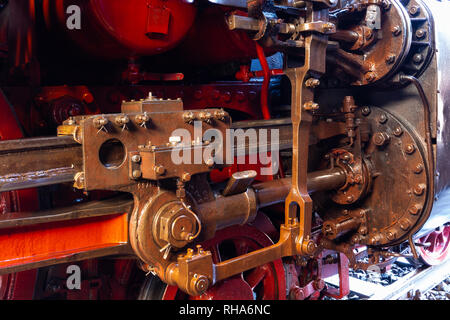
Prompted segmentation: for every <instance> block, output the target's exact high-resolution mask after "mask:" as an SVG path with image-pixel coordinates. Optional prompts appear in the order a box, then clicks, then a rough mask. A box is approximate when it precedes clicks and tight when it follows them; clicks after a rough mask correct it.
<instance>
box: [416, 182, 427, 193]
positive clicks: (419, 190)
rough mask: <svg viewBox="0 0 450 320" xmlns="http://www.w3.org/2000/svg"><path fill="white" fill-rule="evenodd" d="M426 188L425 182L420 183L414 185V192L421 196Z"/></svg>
mask: <svg viewBox="0 0 450 320" xmlns="http://www.w3.org/2000/svg"><path fill="white" fill-rule="evenodd" d="M425 189H426V186H425V185H424V184H423V183H419V184H417V185H415V186H414V188H413V192H414V194H415V195H416V196H421V195H422V194H423V193H424V191H425Z"/></svg>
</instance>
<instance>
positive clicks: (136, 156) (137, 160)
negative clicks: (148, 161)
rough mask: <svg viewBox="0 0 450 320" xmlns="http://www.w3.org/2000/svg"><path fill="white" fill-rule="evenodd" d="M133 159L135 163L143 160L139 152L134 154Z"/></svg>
mask: <svg viewBox="0 0 450 320" xmlns="http://www.w3.org/2000/svg"><path fill="white" fill-rule="evenodd" d="M131 161H133V162H134V163H139V162H141V156H140V155H138V154H135V155H134V156H132V157H131Z"/></svg>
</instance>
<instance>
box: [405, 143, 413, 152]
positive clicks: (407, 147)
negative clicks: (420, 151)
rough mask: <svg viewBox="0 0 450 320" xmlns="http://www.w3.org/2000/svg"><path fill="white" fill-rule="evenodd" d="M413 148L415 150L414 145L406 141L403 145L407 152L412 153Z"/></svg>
mask: <svg viewBox="0 0 450 320" xmlns="http://www.w3.org/2000/svg"><path fill="white" fill-rule="evenodd" d="M415 150H416V147H415V146H414V145H413V144H411V143H408V144H407V145H406V146H405V152H406V153H407V154H413V153H414V151H415Z"/></svg>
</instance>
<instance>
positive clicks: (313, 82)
mask: <svg viewBox="0 0 450 320" xmlns="http://www.w3.org/2000/svg"><path fill="white" fill-rule="evenodd" d="M319 85H320V80H319V79H316V78H309V79H308V80H306V81H305V86H306V87H307V88H317V87H318V86H319Z"/></svg>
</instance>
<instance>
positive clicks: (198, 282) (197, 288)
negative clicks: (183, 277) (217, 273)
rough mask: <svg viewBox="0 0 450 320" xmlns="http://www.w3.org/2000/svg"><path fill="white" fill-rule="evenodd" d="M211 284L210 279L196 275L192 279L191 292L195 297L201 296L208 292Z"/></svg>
mask: <svg viewBox="0 0 450 320" xmlns="http://www.w3.org/2000/svg"><path fill="white" fill-rule="evenodd" d="M209 284H210V282H209V279H208V277H206V276H203V275H197V274H194V277H193V278H192V279H191V286H190V289H191V290H190V291H191V292H193V293H195V294H194V295H195V296H199V295H201V294H203V293H204V292H205V291H206V290H208V288H209Z"/></svg>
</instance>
